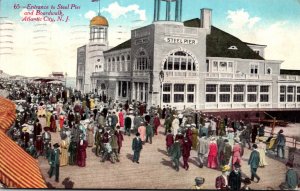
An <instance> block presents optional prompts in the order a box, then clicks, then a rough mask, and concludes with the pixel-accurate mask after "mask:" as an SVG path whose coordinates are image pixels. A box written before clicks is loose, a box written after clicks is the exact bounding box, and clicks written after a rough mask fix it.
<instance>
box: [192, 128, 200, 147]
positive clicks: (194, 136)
mask: <svg viewBox="0 0 300 191" xmlns="http://www.w3.org/2000/svg"><path fill="white" fill-rule="evenodd" d="M198 135H199V133H198V129H196V127H195V126H194V124H192V147H193V149H194V150H196V148H197V143H198V139H197V138H198Z"/></svg>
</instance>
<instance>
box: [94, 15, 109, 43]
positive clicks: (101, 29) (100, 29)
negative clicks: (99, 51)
mask: <svg viewBox="0 0 300 191" xmlns="http://www.w3.org/2000/svg"><path fill="white" fill-rule="evenodd" d="M107 29H108V21H107V19H106V18H105V17H103V16H101V15H100V12H99V14H98V16H95V17H94V18H92V20H91V22H90V43H96V44H100V45H103V46H107V45H108V41H107Z"/></svg>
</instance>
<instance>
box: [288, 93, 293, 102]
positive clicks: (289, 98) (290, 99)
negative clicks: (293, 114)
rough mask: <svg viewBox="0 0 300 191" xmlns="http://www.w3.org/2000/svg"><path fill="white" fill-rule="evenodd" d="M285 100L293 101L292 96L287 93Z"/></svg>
mask: <svg viewBox="0 0 300 191" xmlns="http://www.w3.org/2000/svg"><path fill="white" fill-rule="evenodd" d="M287 101H288V102H293V101H294V96H293V95H290V94H288V95H287Z"/></svg>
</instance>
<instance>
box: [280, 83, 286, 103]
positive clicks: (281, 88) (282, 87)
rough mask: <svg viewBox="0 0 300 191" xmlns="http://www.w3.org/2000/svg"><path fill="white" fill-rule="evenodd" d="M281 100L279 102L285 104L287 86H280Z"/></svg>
mask: <svg viewBox="0 0 300 191" xmlns="http://www.w3.org/2000/svg"><path fill="white" fill-rule="evenodd" d="M279 95H280V98H279V101H280V102H285V100H286V86H280V94H279Z"/></svg>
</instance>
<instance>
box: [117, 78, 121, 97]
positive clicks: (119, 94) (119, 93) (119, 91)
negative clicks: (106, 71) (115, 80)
mask: <svg viewBox="0 0 300 191" xmlns="http://www.w3.org/2000/svg"><path fill="white" fill-rule="evenodd" d="M118 96H121V81H119V89H118Z"/></svg>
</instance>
